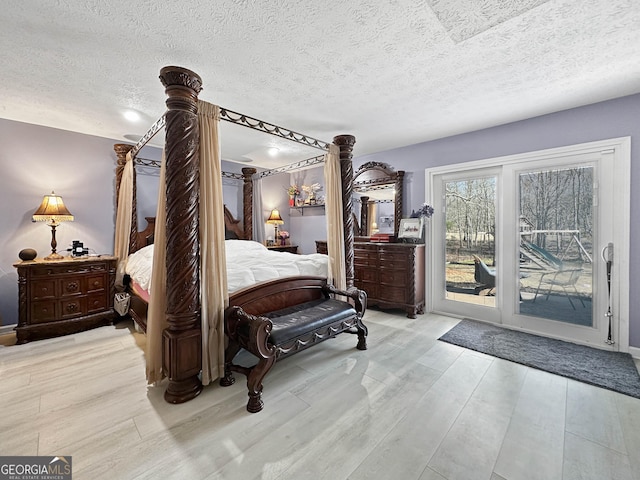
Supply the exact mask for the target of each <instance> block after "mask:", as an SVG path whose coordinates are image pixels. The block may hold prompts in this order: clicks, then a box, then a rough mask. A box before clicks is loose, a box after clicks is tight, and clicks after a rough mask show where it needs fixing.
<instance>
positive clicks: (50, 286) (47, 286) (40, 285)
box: [30, 279, 56, 300]
mask: <svg viewBox="0 0 640 480" xmlns="http://www.w3.org/2000/svg"><path fill="white" fill-rule="evenodd" d="M30 296H31V300H44V299H46V298H56V281H55V280H54V279H46V280H36V281H34V282H33V283H32V284H31V295H30Z"/></svg>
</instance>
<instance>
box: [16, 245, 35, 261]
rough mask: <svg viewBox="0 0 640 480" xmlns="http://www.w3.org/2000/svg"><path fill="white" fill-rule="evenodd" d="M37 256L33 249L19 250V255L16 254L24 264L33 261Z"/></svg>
mask: <svg viewBox="0 0 640 480" xmlns="http://www.w3.org/2000/svg"><path fill="white" fill-rule="evenodd" d="M37 256H38V252H36V251H35V250H34V249H33V248H25V249H24V250H20V253H18V257H20V260H22V261H25V262H28V261H29V260H33V259H34V258H36V257H37Z"/></svg>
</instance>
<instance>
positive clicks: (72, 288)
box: [67, 282, 80, 293]
mask: <svg viewBox="0 0 640 480" xmlns="http://www.w3.org/2000/svg"><path fill="white" fill-rule="evenodd" d="M78 290H80V285H79V284H78V282H69V283H67V292H71V293H73V292H77V291H78Z"/></svg>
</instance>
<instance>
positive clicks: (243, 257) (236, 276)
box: [125, 240, 328, 293]
mask: <svg viewBox="0 0 640 480" xmlns="http://www.w3.org/2000/svg"><path fill="white" fill-rule="evenodd" d="M224 243H225V251H226V256H227V283H228V289H229V293H233V292H236V291H238V290H240V289H242V288H245V287H248V286H250V285H255V284H256V283H260V282H264V281H267V280H275V279H276V278H281V277H295V276H299V275H315V276H320V277H326V276H327V265H328V257H327V256H326V255H322V254H319V253H312V254H310V255H296V254H294V253H287V252H274V251H271V250H268V249H267V247H265V246H264V245H262V244H260V243H258V242H252V241H249V240H225V242H224ZM152 263H153V245H149V246H147V247H144V248H142V249H140V250H138V251H137V252H135V253H133V254H131V255H129V258H128V259H127V264H126V266H125V272H126V273H127V274H128V275H129V276H130V277H131V278H132V279H133V280H134V281H135V282H136V283H137V284H138V285H140V287H142V288H143V289H144V290H146V291H149V290H150V287H151V266H152Z"/></svg>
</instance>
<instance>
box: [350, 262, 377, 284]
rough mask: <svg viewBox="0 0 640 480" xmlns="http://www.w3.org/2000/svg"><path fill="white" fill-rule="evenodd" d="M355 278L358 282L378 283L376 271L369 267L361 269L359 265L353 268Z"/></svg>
mask: <svg viewBox="0 0 640 480" xmlns="http://www.w3.org/2000/svg"><path fill="white" fill-rule="evenodd" d="M355 276H356V278H357V279H358V280H361V281H363V282H377V281H378V276H379V275H378V270H376V269H375V268H371V267H361V266H359V265H356V266H355Z"/></svg>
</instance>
